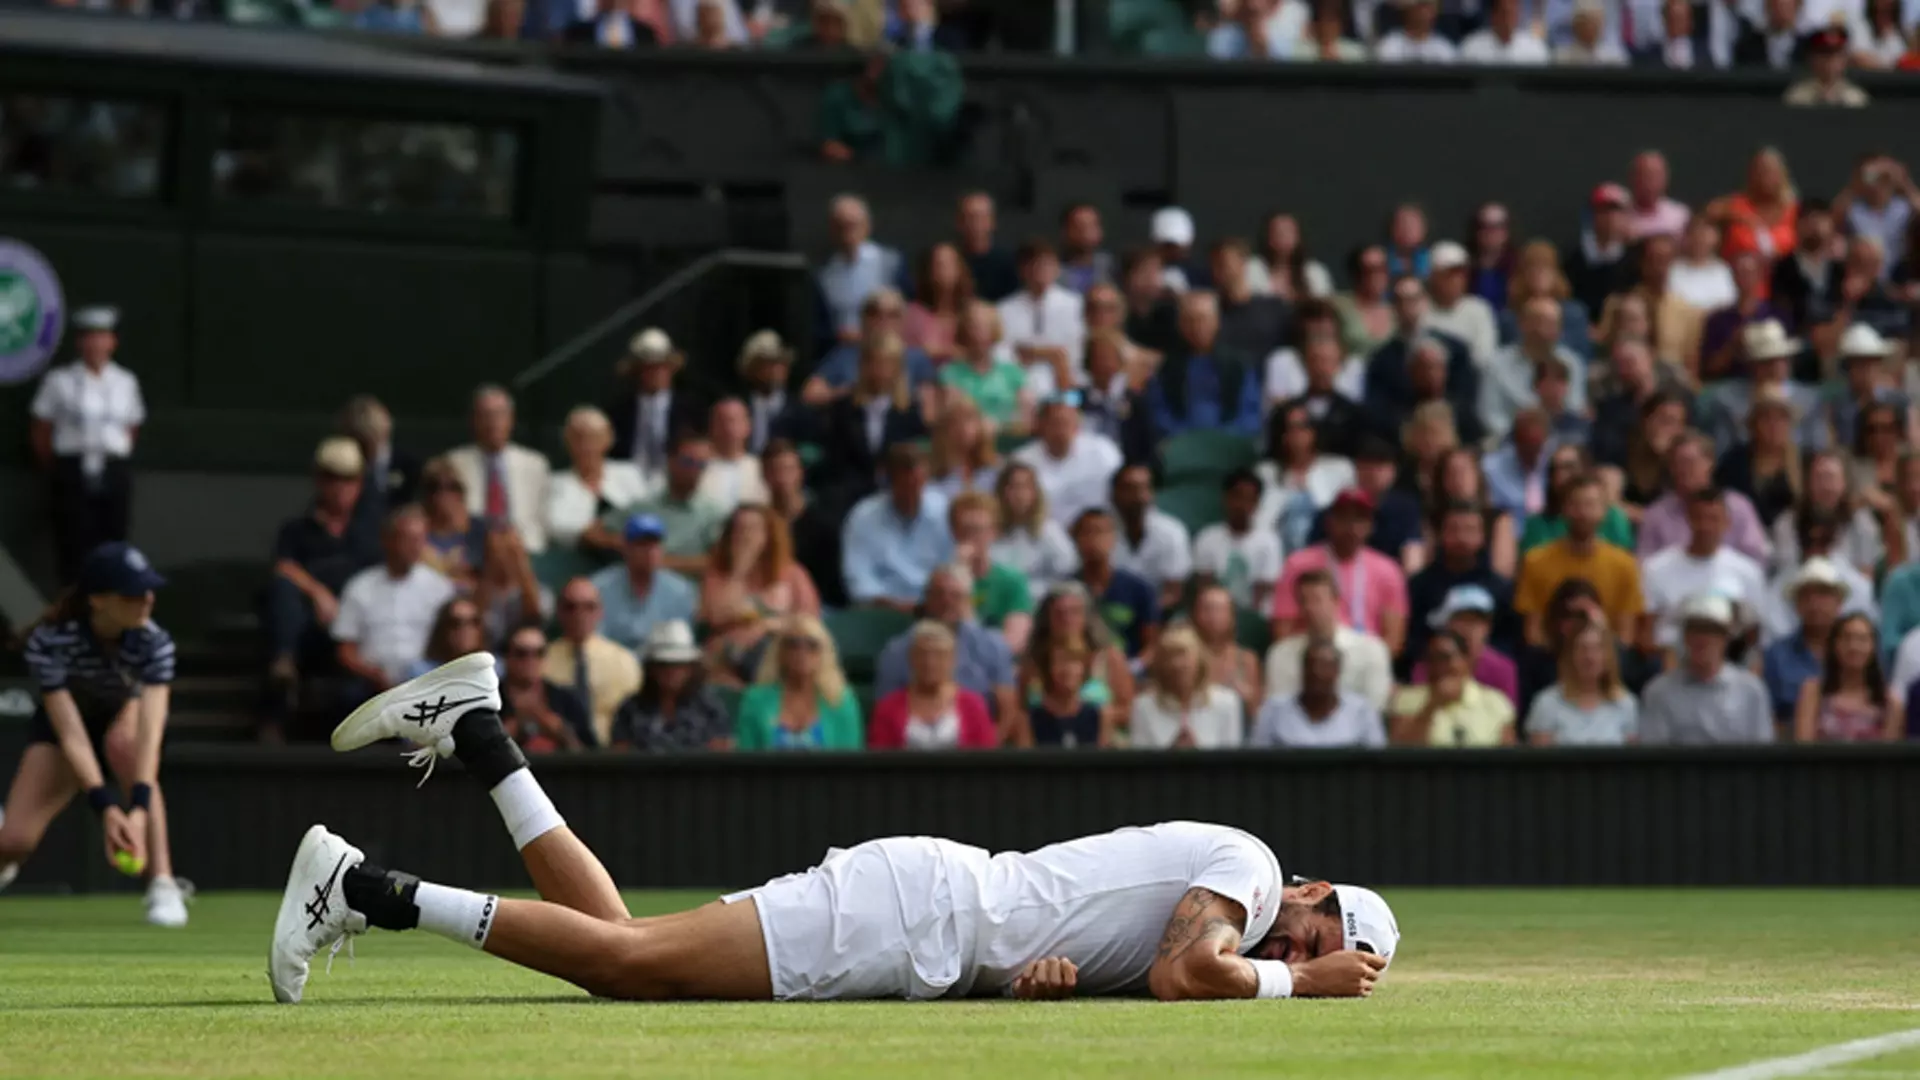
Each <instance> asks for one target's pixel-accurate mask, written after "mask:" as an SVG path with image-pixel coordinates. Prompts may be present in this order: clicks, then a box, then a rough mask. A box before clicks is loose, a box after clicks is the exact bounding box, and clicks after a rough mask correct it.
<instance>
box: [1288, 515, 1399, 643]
mask: <svg viewBox="0 0 1920 1080" xmlns="http://www.w3.org/2000/svg"><path fill="white" fill-rule="evenodd" d="M1372 531H1373V496H1371V495H1368V494H1367V493H1366V492H1365V491H1362V490H1360V489H1359V488H1348V489H1347V490H1345V491H1343V492H1341V493H1340V495H1339V497H1337V498H1335V499H1334V500H1333V505H1332V506H1330V507H1328V508H1327V542H1326V543H1324V544H1315V545H1313V546H1312V547H1309V548H1304V549H1302V550H1300V551H1297V552H1294V553H1293V555H1291V556H1289V557H1288V559H1287V561H1286V565H1285V566H1284V567H1282V569H1281V571H1280V585H1279V587H1278V588H1276V589H1275V590H1274V598H1273V639H1274V640H1275V641H1281V640H1284V639H1286V638H1288V637H1290V636H1292V635H1293V634H1294V633H1295V632H1296V631H1298V629H1299V622H1300V607H1299V603H1298V601H1296V600H1295V599H1294V595H1293V581H1294V579H1295V578H1297V577H1299V576H1300V575H1301V574H1304V573H1306V572H1307V571H1309V570H1325V571H1326V572H1328V573H1329V574H1332V575H1333V580H1334V582H1335V583H1336V584H1338V585H1339V586H1340V597H1341V611H1340V621H1341V622H1342V623H1344V624H1346V625H1347V626H1351V627H1353V628H1354V629H1355V630H1363V631H1365V632H1367V633H1369V634H1373V635H1374V636H1376V637H1378V638H1380V639H1381V640H1382V641H1385V642H1386V643H1387V651H1388V652H1390V653H1392V654H1394V655H1396V656H1397V655H1399V653H1400V649H1401V647H1402V646H1404V645H1405V644H1406V641H1407V579H1406V575H1405V574H1403V573H1401V571H1400V564H1399V563H1397V562H1395V561H1393V560H1392V559H1390V558H1388V557H1386V556H1385V555H1382V554H1380V553H1379V552H1377V551H1374V550H1373V549H1372V548H1369V547H1368V546H1367V535H1368V534H1369V533H1371V532H1372Z"/></svg>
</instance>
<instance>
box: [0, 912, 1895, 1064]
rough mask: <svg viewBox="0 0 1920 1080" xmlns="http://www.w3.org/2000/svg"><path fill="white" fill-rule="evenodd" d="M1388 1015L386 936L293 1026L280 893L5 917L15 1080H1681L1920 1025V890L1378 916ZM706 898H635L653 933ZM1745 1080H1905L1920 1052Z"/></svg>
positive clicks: (1, 946)
mask: <svg viewBox="0 0 1920 1080" xmlns="http://www.w3.org/2000/svg"><path fill="white" fill-rule="evenodd" d="M1385 895H1386V896H1387V898H1388V899H1389V900H1390V901H1391V902H1392V903H1393V904H1394V906H1395V908H1396V911H1397V914H1398V916H1399V919H1400V925H1401V928H1402V930H1403V932H1404V935H1405V939H1404V941H1403V945H1402V953H1401V956H1400V957H1399V958H1398V959H1396V961H1395V963H1394V965H1393V969H1392V971H1391V972H1390V973H1389V976H1388V978H1387V979H1386V980H1385V982H1383V984H1382V986H1381V989H1380V990H1379V992H1378V993H1377V994H1376V996H1375V997H1374V998H1373V1000H1371V1001H1367V1002H1354V1001H1290V1002H1233V1003H1211V1004H1209V1003H1185V1004H1179V1005H1162V1004H1159V1003H1156V1002H1153V1001H1147V1000H1142V1001H1127V1000H1083V1001H1071V1002H1058V1003H1026V1002H1014V1001H968V1002H935V1003H926V1004H905V1003H898V1002H885V1003H879V1002H876V1003H861V1004H835V1005H717V1004H716V1005H631V1004H621V1003H613V1002H600V1001H594V1000H591V999H589V998H588V997H586V996H585V995H584V994H582V993H580V992H579V991H577V990H575V989H573V988H572V987H570V986H567V985H565V984H562V983H559V982H555V981H553V980H551V979H548V978H546V977H544V976H540V975H536V974H533V973H531V972H526V971H521V970H519V969H517V968H514V967H511V966H509V965H507V964H505V963H503V962H500V961H497V960H494V959H492V958H490V957H486V956H483V955H481V954H479V953H477V952H474V951H472V950H469V949H465V948H462V947H460V946H458V945H454V944H452V943H449V942H446V941H443V940H441V939H439V938H435V937H432V936H429V935H425V934H389V933H383V932H381V931H374V932H372V933H370V934H369V935H367V936H365V937H362V938H359V939H358V940H357V942H356V945H357V947H358V952H359V958H358V961H357V963H355V964H353V965H351V966H350V965H349V964H348V963H347V956H346V953H345V952H344V951H343V952H342V953H341V954H340V956H339V958H338V959H337V960H336V961H335V963H334V965H333V972H332V974H331V975H328V974H325V973H324V972H323V971H322V970H321V967H322V966H323V963H324V954H323V956H322V958H321V962H317V963H316V966H315V971H314V975H313V978H312V980H311V981H310V982H309V983H308V987H307V995H306V1003H305V1004H303V1005H299V1006H292V1007H282V1006H276V1005H274V1004H273V1003H272V995H271V993H270V991H269V990H268V987H267V980H266V974H265V969H266V950H267V938H268V934H269V931H270V929H271V926H272V923H273V915H274V909H275V906H276V903H277V899H278V898H277V897H273V896H268V895H265V894H257V893H255V894H220V895H209V896H203V897H201V898H200V899H199V900H198V901H197V902H196V903H195V905H194V908H193V925H192V926H191V927H190V928H189V929H187V930H185V931H165V930H157V929H153V928H150V927H148V926H146V925H145V924H144V923H142V922H141V921H140V906H139V901H138V899H137V897H134V896H131V895H125V896H90V897H81V898H72V897H24V896H17V895H6V896H0V1077H4V1078H6V1080H29V1078H42V1077H46V1078H52V1077H60V1078H63V1080H66V1078H80V1077H103V1078H112V1080H132V1078H137V1077H195V1078H208V1080H211V1078H224V1077H369V1078H374V1077H377V1078H379V1080H413V1078H426V1077H451V1078H459V1080H486V1078H494V1077H515V1078H519V1077H539V1078H555V1080H559V1078H572V1077H608V1078H622V1080H625V1078H631V1077H640V1076H646V1077H656V1076H657V1077H681V1076H684V1077H708V1078H747V1077H751V1078H762V1077H779V1078H782V1080H787V1078H814V1077H820V1078H826V1077H835V1078H839V1077H855V1076H875V1077H890V1078H899V1080H922V1078H938V1077H976V1076H979V1077H994V1078H1013V1077H1029V1076H1031V1077H1048V1078H1060V1077H1101V1078H1111V1077H1151V1078H1154V1080H1174V1078H1178V1080H1186V1078H1194V1077H1200V1078H1210V1077H1255V1076H1262V1077H1268V1076H1301V1077H1335V1078H1340V1080H1348V1078H1357V1077H1388V1078H1396V1077H1505V1076H1552V1077H1599V1076H1605V1077H1616V1076H1618V1077H1661V1078H1677V1077H1687V1076H1694V1075H1697V1074H1703V1073H1711V1072H1714V1071H1716V1070H1722V1069H1728V1068H1731V1067H1734V1066H1740V1065H1744V1064H1747V1063H1750V1062H1756V1061H1762V1060H1766V1059H1774V1058H1781V1057H1786V1056H1791V1055H1798V1054H1802V1053H1803V1052H1807V1051H1812V1050H1815V1049H1817V1048H1820V1047H1826V1046H1831V1045H1833V1044H1838V1043H1845V1042H1848V1041H1851V1040H1858V1039H1862V1038H1866V1037H1870V1036H1879V1035H1885V1034H1888V1033H1898V1032H1908V1031H1913V1030H1915V1029H1920V892H1913V891H1892V890H1885V891H1876V890H1852V891H1844V892H1841V891H1814V890H1806V891H1792V892H1782V891H1726V892H1719V891H1673V890H1666V891H1653V890H1645V891H1638V890H1637V891H1567V890H1558V891H1494V890H1447V891H1441V890H1406V889H1399V890H1393V889H1390V890H1386V891H1385ZM710 896H711V894H707V893H700V894H695V893H637V894H633V895H632V896H631V897H630V902H631V905H632V908H633V911H634V913H635V914H636V915H638V914H651V913H658V912H665V911H671V910H676V909H678V908H681V907H687V906H691V905H693V904H695V903H698V902H701V901H703V900H705V899H707V898H709V897H710ZM1750 1075H1752V1076H1754V1077H1758V1076H1761V1075H1768V1076H1786V1075H1794V1076H1821V1077H1833V1078H1846V1077H1852V1078H1856V1080H1865V1078H1868V1077H1880V1078H1887V1077H1901V1076H1904V1077H1912V1078H1915V1080H1920V1039H1916V1040H1912V1041H1910V1042H1909V1043H1908V1044H1906V1045H1904V1046H1896V1047H1894V1048H1893V1049H1891V1050H1890V1051H1889V1052H1882V1053H1875V1054H1872V1055H1870V1056H1867V1057H1864V1058H1860V1059H1858V1060H1854V1061H1850V1062H1845V1063H1841V1064H1835V1065H1818V1066H1814V1067H1806V1066H1795V1067H1793V1068H1792V1070H1791V1071H1788V1072H1773V1073H1764V1074H1762V1073H1753V1074H1750Z"/></svg>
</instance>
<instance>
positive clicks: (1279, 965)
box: [1247, 960, 1293, 998]
mask: <svg viewBox="0 0 1920 1080" xmlns="http://www.w3.org/2000/svg"><path fill="white" fill-rule="evenodd" d="M1247 963H1249V964H1252V965H1253V972H1254V974H1255V975H1258V976H1259V977H1260V988H1259V989H1258V990H1255V991H1254V992H1253V996H1254V997H1257V998H1286V997H1292V996H1293V968H1291V967H1289V966H1287V962H1286V961H1285V960H1249V961H1247Z"/></svg>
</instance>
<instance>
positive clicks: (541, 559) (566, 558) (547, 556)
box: [530, 547, 609, 593]
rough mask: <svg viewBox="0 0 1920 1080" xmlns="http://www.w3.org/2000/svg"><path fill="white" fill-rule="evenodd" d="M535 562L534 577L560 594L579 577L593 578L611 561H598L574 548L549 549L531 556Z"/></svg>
mask: <svg viewBox="0 0 1920 1080" xmlns="http://www.w3.org/2000/svg"><path fill="white" fill-rule="evenodd" d="M530 559H531V561H532V562H533V576H534V577H536V578H538V579H540V584H542V585H545V586H546V587H547V588H549V589H552V590H553V591H554V592H556V593H558V592H559V591H560V587H561V586H563V585H565V584H566V583H567V582H569V581H572V580H573V579H574V578H577V577H591V576H592V575H593V572H594V571H596V570H598V569H600V568H601V567H603V566H605V565H607V563H608V561H609V560H605V559H596V558H595V557H593V556H592V555H588V554H585V553H584V552H581V551H579V550H577V549H574V548H557V547H556V548H548V549H547V550H545V551H543V552H541V553H540V554H538V555H534V556H530Z"/></svg>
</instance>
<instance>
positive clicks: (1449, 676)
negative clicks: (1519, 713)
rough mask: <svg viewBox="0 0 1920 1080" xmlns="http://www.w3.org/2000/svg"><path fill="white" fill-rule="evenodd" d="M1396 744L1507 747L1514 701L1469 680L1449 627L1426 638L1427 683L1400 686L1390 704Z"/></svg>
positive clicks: (1460, 646)
mask: <svg viewBox="0 0 1920 1080" xmlns="http://www.w3.org/2000/svg"><path fill="white" fill-rule="evenodd" d="M1391 713H1392V721H1391V723H1392V725H1393V736H1392V737H1393V742H1394V745H1396V746H1512V745H1513V744H1514V742H1515V735H1514V730H1513V719H1514V716H1513V702H1511V701H1509V700H1507V695H1505V694H1503V693H1501V692H1500V691H1498V690H1495V689H1493V688H1491V687H1489V686H1486V685H1483V684H1481V683H1477V682H1475V681H1474V680H1473V673H1472V671H1471V670H1470V669H1469V666H1468V664H1467V643H1466V640H1465V639H1463V638H1462V637H1461V636H1460V635H1459V634H1458V633H1457V632H1455V631H1453V630H1445V629H1442V630H1438V631H1436V632H1435V633H1434V635H1433V637H1431V638H1429V639H1428V641H1427V685H1425V686H1407V687H1402V688H1401V690H1400V692H1399V693H1396V694H1395V695H1393V704H1392V707H1391Z"/></svg>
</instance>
